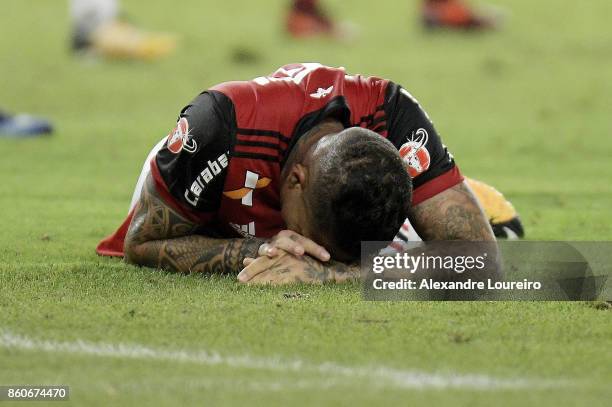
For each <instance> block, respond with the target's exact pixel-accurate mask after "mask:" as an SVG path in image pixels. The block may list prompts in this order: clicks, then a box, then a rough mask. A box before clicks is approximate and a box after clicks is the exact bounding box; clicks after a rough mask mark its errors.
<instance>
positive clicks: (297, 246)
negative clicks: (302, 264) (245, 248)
mask: <svg viewBox="0 0 612 407" xmlns="http://www.w3.org/2000/svg"><path fill="white" fill-rule="evenodd" d="M281 251H285V252H287V253H292V254H294V255H296V256H302V255H304V254H308V255H310V256H312V257H314V258H316V259H319V260H321V261H328V260H329V259H330V258H331V256H330V254H329V253H328V252H327V250H325V248H324V247H323V246H321V245H318V244H316V243H315V242H314V241H312V240H311V239H309V238H307V237H304V236H302V235H300V234H299V233H297V232H294V231H293V230H282V231H280V232H279V233H277V234H276V236H274V237H273V238H272V239H271V240H270V241H269V242H267V243H264V244H262V245H261V246H260V248H259V251H258V253H257V254H258V255H259V256H268V257H274V256H277V255H278V254H280V253H281ZM245 265H247V266H248V264H245Z"/></svg>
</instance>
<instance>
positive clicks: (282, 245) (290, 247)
mask: <svg viewBox="0 0 612 407" xmlns="http://www.w3.org/2000/svg"><path fill="white" fill-rule="evenodd" d="M271 244H272V245H273V247H275V248H277V249H281V250H284V251H286V252H287V253H291V254H295V255H296V256H302V255H303V254H304V252H305V249H304V246H302V244H301V243H299V242H296V241H295V240H293V239H290V238H289V237H287V236H281V237H278V238H277V239H275V240H274V242H272V243H271Z"/></svg>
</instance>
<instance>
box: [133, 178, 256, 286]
mask: <svg viewBox="0 0 612 407" xmlns="http://www.w3.org/2000/svg"><path fill="white" fill-rule="evenodd" d="M199 229H200V228H199V227H198V225H196V224H194V223H193V222H191V221H189V220H188V219H186V218H185V217H183V216H182V215H181V214H180V213H178V212H176V211H175V210H174V209H172V208H171V207H170V206H168V205H166V204H165V203H164V202H163V201H162V200H161V198H160V197H159V195H158V194H157V191H156V190H155V184H154V181H153V179H152V177H151V176H150V175H149V176H148V177H147V180H146V181H145V185H144V187H143V191H142V194H141V196H140V200H139V202H138V204H137V206H136V208H135V210H134V217H133V219H132V223H131V224H130V227H129V229H128V232H127V236H126V238H125V255H126V260H127V261H128V262H130V263H134V264H139V265H143V266H149V267H157V268H163V269H166V270H170V271H177V272H184V273H220V274H226V273H237V272H239V271H240V270H241V269H242V261H243V260H244V258H245V257H257V250H258V249H259V246H260V245H261V244H262V243H264V240H263V239H256V238H252V239H215V238H210V237H206V236H202V235H198V234H196V233H197V232H198V230H199Z"/></svg>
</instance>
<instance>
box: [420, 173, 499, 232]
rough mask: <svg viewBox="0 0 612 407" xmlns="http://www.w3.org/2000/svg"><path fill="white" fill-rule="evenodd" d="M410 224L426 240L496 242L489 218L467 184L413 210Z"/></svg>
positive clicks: (439, 195) (451, 189) (431, 199)
mask: <svg viewBox="0 0 612 407" xmlns="http://www.w3.org/2000/svg"><path fill="white" fill-rule="evenodd" d="M410 221H411V223H412V224H413V226H414V228H415V230H416V231H417V232H418V234H419V235H420V236H421V237H422V238H423V240H467V241H481V242H484V241H494V240H495V236H494V235H493V231H492V230H491V226H490V225H489V222H488V220H487V217H486V216H485V214H484V212H483V210H482V208H481V207H480V204H479V203H478V201H477V199H476V197H475V196H474V194H473V193H472V191H471V190H470V189H469V187H468V186H467V185H465V183H461V184H458V185H456V186H454V187H452V188H449V189H447V190H446V191H444V192H442V193H440V194H438V195H436V196H434V197H433V198H430V199H428V200H427V201H425V202H423V203H421V204H419V205H417V206H415V207H414V208H412V214H411V217H410Z"/></svg>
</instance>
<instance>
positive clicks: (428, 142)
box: [385, 82, 463, 205]
mask: <svg viewBox="0 0 612 407" xmlns="http://www.w3.org/2000/svg"><path fill="white" fill-rule="evenodd" d="M385 113H386V115H387V117H388V136H387V138H388V140H389V141H391V142H392V143H393V145H395V147H396V148H397V149H398V150H399V153H400V156H401V157H402V158H403V159H404V161H405V162H406V164H407V166H408V172H409V174H410V176H411V178H412V183H413V196H412V204H413V205H418V204H419V203H421V202H423V201H425V200H427V199H429V198H431V197H433V196H435V195H437V194H439V193H440V192H443V191H445V190H446V189H448V188H451V187H453V186H455V185H457V184H458V183H460V182H462V181H463V177H462V175H461V173H460V171H459V168H458V167H457V166H456V165H455V160H454V158H453V156H452V155H451V154H450V153H449V152H448V149H447V148H446V146H445V145H444V144H442V140H441V139H440V136H439V135H438V133H437V131H436V129H435V128H434V126H433V123H432V122H431V120H430V119H429V117H428V116H427V113H426V112H425V111H424V110H423V109H422V108H421V106H420V105H419V103H418V102H417V100H416V99H415V98H414V97H413V96H412V95H411V94H410V93H409V92H408V91H406V90H405V89H404V88H402V87H401V86H399V85H397V84H395V83H392V82H391V83H389V85H388V87H387V92H386V96H385Z"/></svg>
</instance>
